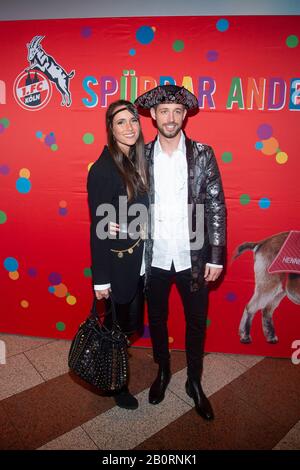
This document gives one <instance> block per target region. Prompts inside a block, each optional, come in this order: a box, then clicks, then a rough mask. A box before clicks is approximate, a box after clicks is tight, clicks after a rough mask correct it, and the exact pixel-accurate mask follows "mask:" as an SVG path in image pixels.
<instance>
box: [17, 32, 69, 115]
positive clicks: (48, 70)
mask: <svg viewBox="0 0 300 470" xmlns="http://www.w3.org/2000/svg"><path fill="white" fill-rule="evenodd" d="M44 37H45V36H35V37H34V38H33V39H32V40H31V42H30V43H27V49H28V55H27V60H28V62H29V63H30V66H29V67H28V68H27V69H26V72H28V71H29V70H40V71H41V72H43V73H44V74H45V75H46V77H47V78H49V80H50V81H51V82H53V83H54V84H55V86H56V88H57V89H58V91H59V92H60V93H61V96H62V102H61V105H62V106H64V105H67V106H70V105H71V103H72V99H71V93H70V91H69V80H70V78H73V77H74V75H75V71H74V70H72V72H70V73H69V74H68V73H67V72H66V71H65V70H64V69H63V68H62V67H61V66H60V65H58V64H57V63H56V62H55V60H54V59H53V57H51V56H50V55H49V54H46V52H45V51H44V49H43V48H42V46H41V41H42V40H43V39H44Z"/></svg>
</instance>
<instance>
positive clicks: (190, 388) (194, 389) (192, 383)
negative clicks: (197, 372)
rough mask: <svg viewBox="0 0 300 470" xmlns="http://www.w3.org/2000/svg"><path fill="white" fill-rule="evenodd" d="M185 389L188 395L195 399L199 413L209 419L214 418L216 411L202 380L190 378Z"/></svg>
mask: <svg viewBox="0 0 300 470" xmlns="http://www.w3.org/2000/svg"><path fill="white" fill-rule="evenodd" d="M185 390H186V393H187V394H188V396H189V397H191V398H192V399H193V400H194V402H195V409H196V411H197V413H198V415H200V416H201V417H202V418H204V419H206V420H207V421H211V420H213V419H214V412H213V409H212V407H211V404H210V403H209V401H208V398H207V397H206V395H205V393H204V392H203V390H202V387H201V384H200V381H199V380H192V379H188V380H187V381H186V384H185Z"/></svg>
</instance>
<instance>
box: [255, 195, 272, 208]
mask: <svg viewBox="0 0 300 470" xmlns="http://www.w3.org/2000/svg"><path fill="white" fill-rule="evenodd" d="M258 205H259V207H260V208H261V209H269V207H270V205H271V201H270V199H268V198H267V197H262V198H261V199H260V200H259V201H258Z"/></svg>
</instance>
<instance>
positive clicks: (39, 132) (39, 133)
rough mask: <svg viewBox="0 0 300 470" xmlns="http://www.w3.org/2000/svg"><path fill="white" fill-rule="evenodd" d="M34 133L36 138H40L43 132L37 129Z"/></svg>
mask: <svg viewBox="0 0 300 470" xmlns="http://www.w3.org/2000/svg"><path fill="white" fill-rule="evenodd" d="M35 135H36V137H37V138H38V139H41V138H42V137H43V133H42V132H41V131H37V132H36V133H35Z"/></svg>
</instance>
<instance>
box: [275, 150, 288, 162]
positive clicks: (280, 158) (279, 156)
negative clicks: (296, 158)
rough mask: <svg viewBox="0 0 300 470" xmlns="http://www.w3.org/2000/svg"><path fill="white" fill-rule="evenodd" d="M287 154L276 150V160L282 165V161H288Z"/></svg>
mask: <svg viewBox="0 0 300 470" xmlns="http://www.w3.org/2000/svg"><path fill="white" fill-rule="evenodd" d="M288 158H289V157H288V154H287V153H285V152H278V153H277V154H276V162H277V163H279V164H280V165H282V164H283V163H286V162H287V161H288Z"/></svg>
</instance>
